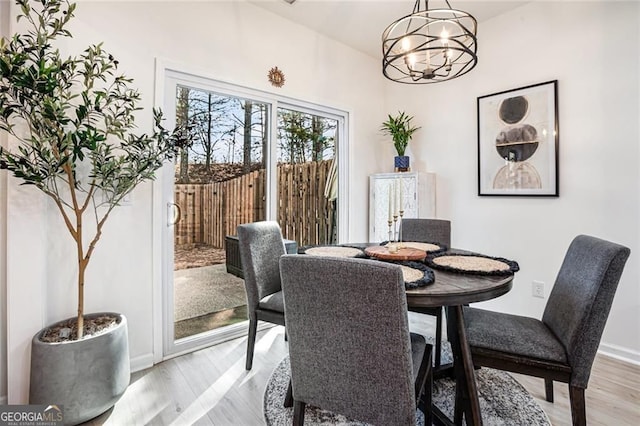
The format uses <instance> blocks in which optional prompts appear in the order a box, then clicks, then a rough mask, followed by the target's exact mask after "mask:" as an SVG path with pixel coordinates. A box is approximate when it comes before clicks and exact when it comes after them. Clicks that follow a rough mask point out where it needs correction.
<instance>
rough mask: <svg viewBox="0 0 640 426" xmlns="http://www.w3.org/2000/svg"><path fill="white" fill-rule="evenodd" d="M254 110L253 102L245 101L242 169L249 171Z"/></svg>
mask: <svg viewBox="0 0 640 426" xmlns="http://www.w3.org/2000/svg"><path fill="white" fill-rule="evenodd" d="M252 110H253V102H251V101H245V102H244V145H243V149H242V153H243V156H242V157H243V158H242V164H243V166H242V169H243V170H244V172H245V173H247V172H248V171H249V170H250V168H251V127H252V126H251V124H252V123H251V112H252Z"/></svg>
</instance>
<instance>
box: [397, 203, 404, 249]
mask: <svg viewBox="0 0 640 426" xmlns="http://www.w3.org/2000/svg"><path fill="white" fill-rule="evenodd" d="M402 216H404V210H400V230H399V231H398V233H399V234H400V235H399V236H398V241H399V242H402Z"/></svg>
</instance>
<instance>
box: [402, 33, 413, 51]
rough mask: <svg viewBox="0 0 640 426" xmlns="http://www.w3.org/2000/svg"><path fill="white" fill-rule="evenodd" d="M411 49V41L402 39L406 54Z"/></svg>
mask: <svg viewBox="0 0 640 426" xmlns="http://www.w3.org/2000/svg"><path fill="white" fill-rule="evenodd" d="M410 49H411V41H409V37H404V38H403V39H402V50H403V51H404V52H406V51H408V50H410Z"/></svg>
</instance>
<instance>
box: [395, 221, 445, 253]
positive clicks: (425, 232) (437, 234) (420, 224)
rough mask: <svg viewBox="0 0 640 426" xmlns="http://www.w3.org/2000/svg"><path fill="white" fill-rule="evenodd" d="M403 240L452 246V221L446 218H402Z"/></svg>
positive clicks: (401, 232)
mask: <svg viewBox="0 0 640 426" xmlns="http://www.w3.org/2000/svg"><path fill="white" fill-rule="evenodd" d="M400 236H401V237H402V241H419V242H423V243H437V244H444V245H445V246H447V248H451V221H449V220H444V219H412V218H408V219H404V218H403V219H402V221H401V222H400Z"/></svg>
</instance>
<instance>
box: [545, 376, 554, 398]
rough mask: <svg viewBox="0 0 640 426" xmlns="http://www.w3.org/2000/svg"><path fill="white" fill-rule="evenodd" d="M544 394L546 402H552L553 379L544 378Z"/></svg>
mask: <svg viewBox="0 0 640 426" xmlns="http://www.w3.org/2000/svg"><path fill="white" fill-rule="evenodd" d="M544 396H545V398H546V400H547V401H548V402H553V380H551V379H544Z"/></svg>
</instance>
